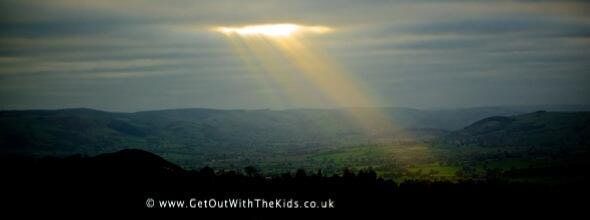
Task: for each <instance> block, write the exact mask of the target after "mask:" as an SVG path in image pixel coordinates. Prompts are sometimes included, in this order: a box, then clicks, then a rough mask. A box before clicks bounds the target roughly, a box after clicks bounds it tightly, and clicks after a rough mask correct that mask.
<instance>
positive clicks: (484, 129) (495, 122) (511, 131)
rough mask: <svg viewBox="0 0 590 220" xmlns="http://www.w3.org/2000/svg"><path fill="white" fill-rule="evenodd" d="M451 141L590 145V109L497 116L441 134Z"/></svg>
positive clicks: (489, 144)
mask: <svg viewBox="0 0 590 220" xmlns="http://www.w3.org/2000/svg"><path fill="white" fill-rule="evenodd" d="M441 140H442V141H443V142H445V143H447V144H451V145H457V146H465V145H472V146H484V147H510V146H514V147H570V146H589V145H590V112H570V113H566V112H545V111H538V112H534V113H529V114H523V115H517V116H509V117H504V116H494V117H489V118H485V119H482V120H480V121H477V122H475V123H473V124H471V125H469V126H467V127H465V128H464V129H461V130H458V131H455V132H452V133H450V134H448V135H447V136H445V137H443V138H441Z"/></svg>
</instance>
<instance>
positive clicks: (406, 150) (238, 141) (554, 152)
mask: <svg viewBox="0 0 590 220" xmlns="http://www.w3.org/2000/svg"><path fill="white" fill-rule="evenodd" d="M542 109H550V110H554V111H549V112H547V111H544V110H542ZM588 109H589V107H588V106H528V107H527V106H521V107H510V106H504V107H481V108H467V109H447V110H418V109H410V108H387V109H385V111H386V112H387V113H388V115H389V116H390V119H391V121H392V124H395V125H397V126H396V127H395V129H394V130H388V131H382V133H373V134H367V133H364V132H363V131H362V130H359V129H358V127H356V126H354V125H353V123H352V122H351V121H347V117H345V116H344V115H343V113H342V110H338V109H294V110H215V109H177V110H160V111H145V112H135V113H114V112H104V111H97V110H92V109H64V110H28V111H2V112H0V124H1V125H2V126H1V127H0V140H1V142H0V143H1V146H2V149H1V151H2V153H3V154H14V155H29V156H34V157H39V158H42V157H47V156H54V157H61V158H64V157H68V156H72V155H75V154H79V155H87V156H93V155H97V154H102V153H112V152H115V151H119V150H123V149H131V148H133V149H143V150H147V151H149V152H153V153H156V154H158V155H160V156H162V157H163V158H165V159H167V160H169V161H171V162H173V163H175V164H178V165H180V166H181V167H183V168H185V169H189V170H190V169H200V168H202V167H205V166H208V167H212V168H213V169H215V170H241V169H242V168H244V167H247V166H253V167H255V168H256V169H258V170H259V171H260V172H262V173H264V174H266V175H274V174H280V173H283V172H294V171H295V170H297V169H304V170H307V171H308V172H316V171H318V170H321V171H322V172H323V173H324V174H327V175H334V174H341V173H342V171H343V170H344V169H345V168H346V169H352V170H353V171H355V170H360V169H366V168H371V169H373V170H375V171H376V172H377V174H378V175H379V176H380V177H383V178H386V179H393V180H397V181H399V180H404V179H430V180H438V179H440V180H450V181H455V180H458V179H464V178H467V179H469V178H472V179H481V178H485V177H486V175H490V172H495V173H496V175H500V174H506V175H515V176H511V177H510V179H514V180H519V181H525V180H535V181H537V180H538V181H545V182H552V183H562V182H563V181H565V180H569V179H570V178H572V179H575V178H579V177H580V176H577V175H582V174H573V175H572V176H559V177H558V176H553V174H552V173H541V174H536V175H522V176H518V175H517V174H514V173H518V172H522V171H523V170H524V171H526V170H531V169H567V167H570V166H582V167H587V165H588V164H587V161H586V160H585V158H586V156H587V155H588V150H589V148H588V147H589V146H590V143H589V140H590V127H589V126H590V113H589V112H586V111H584V110H588ZM560 175H561V174H560ZM581 177H584V178H585V175H582V176H581Z"/></svg>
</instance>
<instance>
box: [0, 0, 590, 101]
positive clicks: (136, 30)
mask: <svg viewBox="0 0 590 220" xmlns="http://www.w3.org/2000/svg"><path fill="white" fill-rule="evenodd" d="M275 23H293V24H298V25H306V26H310V27H312V26H322V27H327V28H329V29H330V30H331V31H330V32H329V33H325V34H307V35H305V36H302V37H301V38H302V39H301V40H302V41H303V40H304V42H305V45H307V47H308V48H309V49H310V51H313V55H314V56H313V57H316V54H317V57H322V58H321V62H322V63H324V62H326V63H330V68H332V69H338V70H339V71H333V72H334V73H333V74H332V75H329V76H330V77H332V78H331V79H333V80H332V81H331V82H332V83H333V84H339V83H349V84H350V87H354V88H356V90H350V91H352V92H350V93H355V92H359V93H363V96H360V97H371V102H357V103H362V104H363V105H371V106H403V107H414V108H461V107H473V106H497V105H539V104H590V62H588V60H590V2H588V1H559V0H555V1H542V0H540V1H532V0H527V1H458V0H457V1H453V0H450V1H428V0H425V1H409V0H407V1H404V0H401V1H386V0H373V1H371V0H367V1H352V0H338V1H336V0H322V1H317V0H298V1H237V0H236V1H224V0H215V1H138V0H137V1H136V0H130V1H110V0H101V1H86V0H82V1H80V0H50V1H29V0H15V1H7V0H0V109H3V110H6V109H56V108H77V107H86V108H95V109H101V110H109V111H141V110H154V109H170V108H195V107H199V108H221V109H263V108H270V109H288V108H330V107H341V106H336V105H334V103H333V102H326V101H325V99H323V98H321V97H323V96H322V95H321V93H322V92H324V93H328V94H329V93H330V92H331V93H338V94H340V93H343V92H344V90H337V89H338V88H336V87H334V88H335V89H336V90H335V91H334V90H331V89H330V88H331V87H329V86H328V87H322V86H323V85H326V81H325V80H328V81H330V79H324V81H325V82H324V84H322V83H314V82H313V80H311V81H310V80H309V78H306V77H311V78H312V79H313V78H314V76H313V75H311V76H309V75H306V74H314V71H313V68H312V69H311V71H308V72H311V73H301V72H300V71H301V70H300V69H297V68H291V66H290V63H292V60H288V58H285V59H287V60H283V61H281V62H278V61H277V62H273V65H276V66H278V67H277V68H274V69H272V70H273V71H282V72H283V73H281V74H283V75H284V76H289V77H282V78H280V80H277V79H276V75H279V74H278V73H277V74H273V71H269V70H268V68H266V67H268V66H269V62H268V61H267V60H268V59H274V58H273V57H270V56H269V55H268V54H267V55H266V56H265V58H263V59H257V61H255V64H254V65H252V64H251V63H250V64H248V62H247V61H244V56H246V57H248V55H249V53H251V51H250V52H248V51H246V53H241V54H239V53H236V50H237V48H236V47H235V46H232V44H231V43H229V42H228V39H227V38H226V37H225V36H223V34H221V33H219V32H216V31H213V30H214V28H215V27H220V26H227V27H240V26H244V25H255V24H275ZM309 54H312V52H309ZM252 57H256V55H255V54H252ZM285 57H289V56H285ZM324 58H325V59H324ZM246 59H250V58H246ZM340 70H341V71H340ZM261 71H266V73H264V74H261V73H260V72H261ZM336 72H337V73H336ZM316 74H322V72H321V71H319V72H317V73H316ZM316 76H318V75H316ZM273 77H275V79H273ZM306 79H307V80H308V81H306ZM344 79H346V80H344ZM346 88H349V87H346ZM340 89H342V88H340ZM293 94H296V95H295V96H297V98H288V97H287V96H293ZM318 94H319V95H318ZM347 95H348V94H347ZM340 98H342V97H340ZM353 104H354V103H353Z"/></svg>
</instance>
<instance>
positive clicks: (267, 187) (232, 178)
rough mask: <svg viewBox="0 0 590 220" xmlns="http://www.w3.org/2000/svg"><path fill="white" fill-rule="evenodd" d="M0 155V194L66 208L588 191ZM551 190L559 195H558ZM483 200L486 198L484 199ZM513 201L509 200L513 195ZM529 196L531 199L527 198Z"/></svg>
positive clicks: (352, 204) (393, 200)
mask: <svg viewBox="0 0 590 220" xmlns="http://www.w3.org/2000/svg"><path fill="white" fill-rule="evenodd" d="M0 161H1V162H0V163H1V166H0V167H1V173H0V175H1V177H2V178H1V179H2V180H3V185H4V186H3V187H2V189H3V190H5V192H4V193H3V195H6V196H7V197H6V198H9V199H11V200H10V201H21V200H22V202H25V203H26V202H30V199H32V198H51V200H52V201H59V202H56V203H50V204H46V205H49V206H51V205H59V206H62V205H64V204H67V205H68V207H77V206H87V205H89V204H92V205H93V206H98V207H101V208H114V207H115V208H120V207H123V208H140V209H142V208H145V200H146V198H158V199H187V198H193V197H196V198H202V199H206V198H217V199H224V198H266V199H277V198H289V199H296V200H327V199H332V200H334V201H336V204H337V208H338V209H340V210H347V209H351V208H355V209H356V208H377V207H381V208H383V207H388V206H390V205H392V204H397V205H402V206H405V205H409V204H418V203H419V204H426V203H429V204H430V203H432V204H434V203H437V204H438V203H439V202H441V203H442V204H439V205H449V204H445V202H443V201H440V200H441V199H443V198H444V200H445V201H447V202H448V201H455V202H456V201H460V202H466V201H473V200H476V201H480V202H484V203H485V202H489V201H495V200H496V199H498V198H502V197H503V196H508V197H512V198H521V199H522V198H526V199H527V201H529V199H531V198H536V197H538V196H543V197H546V196H550V195H557V194H563V193H566V194H568V193H569V194H571V193H575V194H579V195H585V194H587V190H586V188H587V183H588V181H587V180H586V179H584V180H581V181H579V182H575V183H566V184H564V185H563V186H548V185H543V184H539V183H526V182H520V183H516V182H510V181H504V180H502V179H500V178H493V179H482V180H461V181H458V182H450V181H431V180H406V181H403V182H396V181H395V180H386V179H383V178H380V177H379V176H378V175H377V174H376V173H375V171H373V170H372V169H370V168H367V169H361V170H359V171H357V172H353V171H351V170H350V169H344V170H343V172H342V173H341V174H339V175H329V176H328V175H324V174H323V173H322V172H321V171H313V172H310V171H305V170H303V169H300V170H297V171H296V172H288V173H283V174H281V175H274V176H266V175H264V174H262V173H261V172H260V171H259V170H258V169H256V168H255V167H253V166H249V167H246V168H244V169H243V170H214V169H212V168H210V167H204V168H201V169H198V170H184V169H182V168H180V167H178V166H176V165H174V164H172V163H169V162H168V161H165V160H163V159H162V158H160V157H158V156H156V155H154V154H151V153H148V152H145V151H140V150H124V151H120V152H116V153H112V154H103V155H99V156H96V157H83V156H74V157H68V158H61V159H58V158H43V159H31V158H19V157H14V156H13V157H6V158H3V159H2V160H0ZM556 193H557V194H556ZM488 199H489V200H488ZM514 201H518V200H511V201H507V202H514ZM529 202H530V201H529Z"/></svg>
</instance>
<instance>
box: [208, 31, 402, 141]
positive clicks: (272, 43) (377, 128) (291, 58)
mask: <svg viewBox="0 0 590 220" xmlns="http://www.w3.org/2000/svg"><path fill="white" fill-rule="evenodd" d="M213 30H214V31H217V32H220V33H223V34H224V35H225V36H226V37H227V38H228V39H230V42H232V46H233V47H240V48H238V49H237V51H238V52H239V53H240V56H243V58H244V59H248V60H250V59H249V58H248V57H249V56H253V57H254V59H255V60H256V63H257V64H258V65H256V66H259V67H260V69H261V71H262V72H263V74H264V75H266V76H265V77H264V79H271V80H272V81H274V82H275V83H276V84H277V85H278V86H279V87H281V88H282V92H285V94H286V97H287V98H288V99H290V100H292V101H296V102H303V103H305V101H306V100H307V101H309V100H321V102H322V103H323V104H324V105H326V106H331V107H337V108H344V109H346V111H347V113H348V115H349V116H350V117H351V119H353V120H354V121H356V123H357V124H358V125H359V126H361V127H362V128H363V130H365V131H366V132H368V133H369V134H377V133H380V132H383V131H386V130H391V129H393V126H392V125H391V123H390V121H391V120H390V119H389V118H388V117H387V115H385V114H384V113H383V112H381V111H380V110H378V108H376V107H377V105H376V103H379V102H377V101H376V100H374V99H373V97H371V96H369V95H368V94H367V92H365V91H366V89H363V88H362V87H361V86H360V83H357V82H359V81H358V80H356V79H353V78H352V77H351V74H348V73H347V72H346V71H344V70H343V69H342V68H340V67H339V65H337V63H336V62H334V61H332V60H331V59H330V58H329V57H328V56H325V55H323V54H322V53H319V52H318V51H315V50H313V49H312V47H310V46H308V45H307V44H306V42H305V40H304V39H305V38H303V37H302V36H303V35H304V34H324V33H327V32H330V31H332V29H331V28H328V27H325V26H304V25H297V24H290V23H289V24H263V25H247V26H242V27H217V28H214V29H213ZM250 65H251V64H250ZM293 73H298V74H297V75H293ZM297 78H301V79H302V80H303V81H305V82H307V83H308V84H309V85H310V86H311V88H313V90H314V92H312V93H310V92H309V91H302V90H297V89H294V90H291V89H290V88H293V87H294V86H295V85H293V84H294V82H296V81H297V80H296V79H297Z"/></svg>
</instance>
